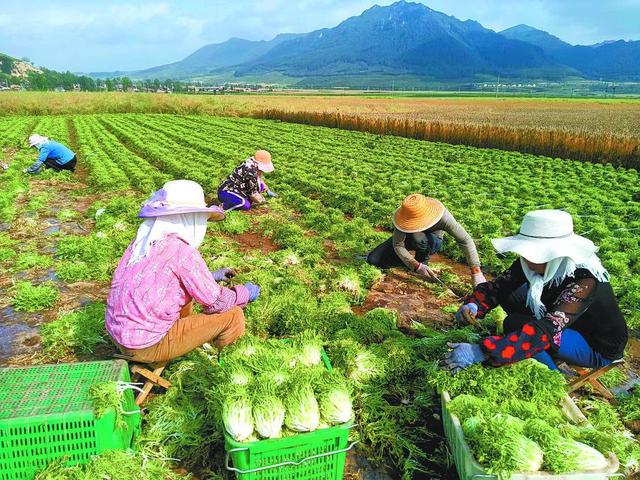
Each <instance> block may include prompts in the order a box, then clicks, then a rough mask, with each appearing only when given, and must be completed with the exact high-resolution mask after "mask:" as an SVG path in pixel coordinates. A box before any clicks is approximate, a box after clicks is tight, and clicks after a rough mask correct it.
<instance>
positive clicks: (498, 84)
mask: <svg viewBox="0 0 640 480" xmlns="http://www.w3.org/2000/svg"><path fill="white" fill-rule="evenodd" d="M499 89H500V75H498V83H496V98H498V90H499Z"/></svg>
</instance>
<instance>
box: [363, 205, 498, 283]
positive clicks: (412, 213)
mask: <svg viewBox="0 0 640 480" xmlns="http://www.w3.org/2000/svg"><path fill="white" fill-rule="evenodd" d="M392 220H393V226H394V228H393V235H392V237H391V238H390V239H388V240H387V241H385V242H383V243H382V244H380V245H378V246H377V247H376V248H375V249H374V250H373V251H372V252H371V253H370V254H369V256H368V257H367V262H369V263H370V264H371V265H375V266H376V267H379V268H391V267H399V266H402V265H406V266H407V268H408V269H409V270H411V271H413V272H416V273H417V274H418V275H420V276H422V277H423V278H424V279H425V280H429V281H432V280H435V279H436V278H437V277H436V275H435V273H434V272H433V270H431V269H430V268H429V267H428V265H427V263H428V262H429V257H430V256H431V255H433V254H434V253H436V252H437V251H438V250H440V247H441V245H442V238H443V235H444V233H445V232H446V233H448V234H450V235H452V236H453V238H455V239H456V242H457V243H458V245H460V247H461V248H462V251H463V252H464V254H465V257H466V258H467V263H468V264H469V268H470V273H471V281H472V282H473V285H474V286H475V285H478V284H479V283H482V282H486V280H485V278H484V275H483V274H482V271H481V270H480V258H479V257H478V252H477V250H476V246H475V244H474V243H473V239H472V238H471V236H470V235H469V234H468V233H467V231H466V230H465V229H464V227H462V225H460V224H459V223H458V222H457V221H456V219H455V218H454V217H453V215H451V213H450V212H449V210H447V209H446V208H445V206H444V205H443V204H442V203H441V202H439V201H438V200H436V199H435V198H430V197H425V196H424V195H420V194H417V193H416V194H413V195H409V196H408V197H406V198H405V199H404V200H403V201H402V205H401V206H400V208H398V209H397V210H396V211H395V213H394V214H393V218H392ZM409 250H414V251H415V252H416V254H415V256H413V255H412V254H411V253H409Z"/></svg>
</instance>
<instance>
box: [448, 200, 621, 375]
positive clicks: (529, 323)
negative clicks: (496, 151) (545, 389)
mask: <svg viewBox="0 0 640 480" xmlns="http://www.w3.org/2000/svg"><path fill="white" fill-rule="evenodd" d="M493 245H494V247H495V248H496V250H497V251H498V252H499V253H504V252H513V253H516V254H518V255H519V256H520V258H519V259H518V260H516V261H515V262H514V263H513V265H511V267H509V268H508V269H507V270H506V271H505V272H504V273H502V274H501V275H499V276H498V277H496V279H495V280H493V281H491V282H486V283H483V284H480V285H478V286H476V288H475V289H474V291H473V293H472V294H471V295H470V296H469V297H467V298H466V299H465V302H464V305H463V306H462V307H460V310H459V311H458V313H457V314H456V319H457V320H458V321H460V322H463V323H464V322H465V321H468V320H469V319H470V318H471V317H476V316H480V317H482V316H484V315H485V314H486V313H487V312H488V311H489V310H491V309H492V308H495V307H496V306H498V305H501V306H502V307H503V308H504V309H505V310H506V312H507V314H508V316H507V318H506V319H505V321H504V328H503V330H504V332H505V335H504V336H495V335H494V336H489V337H486V338H484V339H483V340H482V341H481V342H480V343H479V344H469V343H458V344H450V347H452V348H453V350H452V351H450V352H449V353H448V354H447V355H446V358H445V362H446V363H447V365H448V367H449V368H450V369H452V370H453V371H457V370H459V369H461V368H465V367H468V366H470V365H472V364H474V363H477V362H483V361H487V362H488V363H490V364H492V365H495V366H498V365H505V364H508V363H513V362H517V361H519V360H523V359H525V358H529V357H533V358H535V359H537V360H539V361H540V362H542V363H544V364H545V365H547V366H548V367H549V368H551V369H557V367H556V365H555V362H554V358H555V359H557V360H562V361H565V362H567V363H569V364H571V365H578V366H582V367H591V368H596V367H601V366H605V365H608V364H610V363H611V362H613V361H614V360H617V359H619V358H622V354H623V351H624V348H625V345H626V344H627V338H628V333H627V324H626V322H625V319H624V317H623V315H622V312H621V311H620V308H619V307H618V302H617V300H616V297H615V295H614V293H613V290H612V288H611V285H610V284H609V274H608V272H607V271H606V270H605V268H604V267H603V266H602V263H600V259H599V258H598V256H597V255H596V252H597V250H598V249H597V247H596V246H595V245H594V244H593V242H591V240H588V239H586V238H584V237H581V236H579V235H576V234H575V233H573V219H572V218H571V215H569V214H568V213H567V212H564V211H561V210H536V211H533V212H529V213H527V214H526V215H525V217H524V219H523V221H522V225H521V227H520V232H519V233H518V234H517V235H515V236H512V237H507V238H500V239H496V240H493Z"/></svg>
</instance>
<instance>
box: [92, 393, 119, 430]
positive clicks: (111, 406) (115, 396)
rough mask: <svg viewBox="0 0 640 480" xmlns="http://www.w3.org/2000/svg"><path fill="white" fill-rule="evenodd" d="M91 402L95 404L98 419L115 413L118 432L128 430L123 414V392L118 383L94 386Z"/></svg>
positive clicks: (94, 408) (94, 409)
mask: <svg viewBox="0 0 640 480" xmlns="http://www.w3.org/2000/svg"><path fill="white" fill-rule="evenodd" d="M89 400H90V401H91V403H92V404H93V411H94V412H95V415H96V418H102V417H103V416H104V415H105V414H107V413H109V412H113V413H114V415H115V427H116V429H118V430H124V429H125V428H127V423H126V422H125V420H124V416H123V414H122V402H123V398H122V392H121V391H120V390H119V389H118V382H105V383H98V384H96V385H93V386H92V387H91V388H90V389H89Z"/></svg>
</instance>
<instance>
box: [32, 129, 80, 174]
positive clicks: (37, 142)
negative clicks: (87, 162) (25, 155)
mask: <svg viewBox="0 0 640 480" xmlns="http://www.w3.org/2000/svg"><path fill="white" fill-rule="evenodd" d="M29 147H32V148H36V149H38V152H39V153H38V159H37V160H36V161H35V162H34V163H33V164H32V165H31V166H30V167H29V168H27V169H26V170H25V172H26V173H37V172H38V171H40V168H41V167H42V165H44V166H45V168H51V169H53V170H58V171H59V170H70V171H72V172H75V170H76V161H77V160H76V154H75V153H73V152H72V151H71V150H69V149H68V148H67V147H65V146H64V145H62V144H61V143H58V142H55V141H53V140H50V139H49V138H47V137H43V136H42V135H38V134H37V133H34V134H33V135H31V136H30V137H29Z"/></svg>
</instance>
